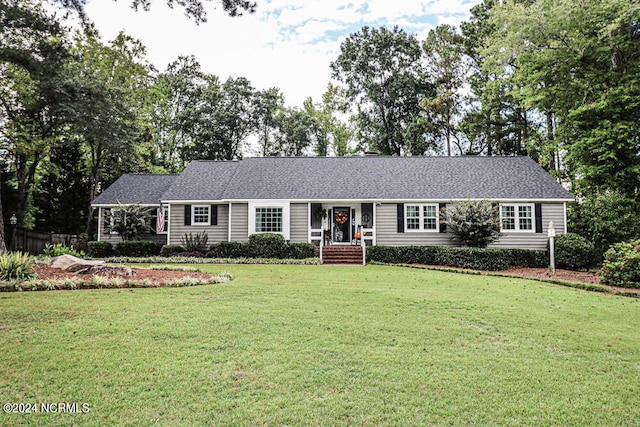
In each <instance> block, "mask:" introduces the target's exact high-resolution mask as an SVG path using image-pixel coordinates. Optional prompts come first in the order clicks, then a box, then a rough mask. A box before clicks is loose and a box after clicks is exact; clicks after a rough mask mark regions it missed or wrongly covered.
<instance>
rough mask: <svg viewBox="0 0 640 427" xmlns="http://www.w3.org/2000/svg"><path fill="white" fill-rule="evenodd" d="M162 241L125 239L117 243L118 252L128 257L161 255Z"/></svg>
mask: <svg viewBox="0 0 640 427" xmlns="http://www.w3.org/2000/svg"><path fill="white" fill-rule="evenodd" d="M161 250H162V243H160V242H152V241H149V240H125V241H122V242H118V243H117V244H116V254H117V255H119V256H126V257H147V256H155V255H160V251H161Z"/></svg>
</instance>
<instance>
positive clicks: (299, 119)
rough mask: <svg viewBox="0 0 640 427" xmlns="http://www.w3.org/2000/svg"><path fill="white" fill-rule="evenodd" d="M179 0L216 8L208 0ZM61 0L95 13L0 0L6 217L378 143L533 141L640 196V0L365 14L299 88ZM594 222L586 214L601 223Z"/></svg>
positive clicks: (70, 228) (188, 7)
mask: <svg viewBox="0 0 640 427" xmlns="http://www.w3.org/2000/svg"><path fill="white" fill-rule="evenodd" d="M120 1H127V2H129V3H130V4H131V5H132V6H133V7H136V8H140V9H149V8H150V7H153V6H154V4H153V3H154V2H153V0H120ZM157 1H159V0H156V2H157ZM164 1H165V2H166V4H168V5H169V6H177V7H178V8H180V9H182V10H183V11H184V12H185V13H186V14H187V15H188V16H190V17H192V18H193V19H194V20H195V21H196V22H197V23H202V22H204V21H205V19H206V15H205V5H206V2H207V0H164ZM210 1H212V2H213V3H215V4H216V5H218V6H220V7H222V9H223V10H224V11H225V12H226V13H227V14H229V15H231V16H237V15H241V14H243V13H251V12H253V11H254V10H255V8H256V2H251V1H245V0H210ZM49 2H50V3H56V4H58V5H60V6H62V7H63V8H65V9H66V10H68V11H70V12H76V11H77V13H78V14H79V15H80V16H81V17H82V19H83V20H84V22H85V24H86V25H85V26H84V28H83V31H81V32H80V33H78V34H75V33H71V32H70V30H69V29H68V28H66V26H65V25H64V18H61V17H56V16H55V15H53V14H51V13H49V12H47V9H45V8H44V7H43V6H42V4H41V3H40V2H37V1H35V0H5V1H3V2H0V146H1V148H2V150H0V164H1V165H2V170H1V172H2V173H1V175H0V178H1V183H0V184H1V185H0V187H1V189H2V197H1V199H0V202H1V203H0V232H2V230H3V222H4V221H6V220H7V218H8V217H10V216H11V215H12V214H13V213H15V214H16V216H17V217H18V221H19V225H20V226H21V227H27V228H36V229H40V230H46V231H51V230H55V231H62V232H72V233H78V232H82V231H89V232H90V233H91V232H92V231H91V230H94V229H95V228H94V227H95V218H94V216H93V214H92V212H91V210H90V208H89V203H90V201H91V200H92V198H94V197H95V195H96V194H98V193H99V192H100V191H102V190H103V189H104V188H106V187H107V186H108V185H110V184H111V183H112V182H113V181H114V180H115V179H117V178H118V177H119V176H120V175H121V174H122V173H125V172H154V173H155V172H174V173H175V172H180V171H181V170H182V169H183V168H184V167H185V166H186V164H187V163H188V162H189V161H191V160H193V159H203V158H206V159H236V158H241V157H243V156H246V155H259V156H276V155H288V156H301V155H321V156H325V155H329V156H341V155H350V154H361V153H363V152H365V151H368V150H375V151H378V152H379V153H381V154H386V155H438V154H443V153H444V154H447V155H528V156H531V157H532V158H533V159H535V160H536V161H538V162H539V163H540V164H541V165H542V166H543V167H545V168H546V169H547V170H548V171H549V172H551V173H552V174H553V175H554V176H555V177H556V178H557V179H558V180H561V181H562V182H563V183H565V184H566V185H567V186H569V187H570V188H571V191H572V192H573V193H574V194H576V195H578V196H580V197H581V199H583V200H585V201H586V203H587V205H586V206H591V205H589V204H588V203H591V202H593V201H594V200H595V201H597V200H602V196H603V195H605V196H607V195H610V194H615V195H617V196H619V199H620V200H625V201H629V204H631V205H632V206H631V207H632V208H633V209H636V208H638V207H640V188H639V184H638V183H639V182H640V0H591V1H582V2H577V1H575V0H537V1H529V0H505V1H497V0H484V1H482V2H481V3H480V4H478V5H476V6H475V7H473V8H472V10H471V16H470V18H469V19H468V20H467V21H466V22H463V23H462V25H461V26H460V29H457V28H455V27H452V26H448V25H441V26H438V27H436V28H434V29H432V30H431V31H429V32H428V33H427V35H426V37H424V39H420V38H419V37H418V36H417V35H415V34H411V33H407V32H406V31H405V30H403V29H401V28H399V27H394V28H391V29H389V28H386V27H380V28H371V27H363V28H362V29H360V30H359V31H357V32H355V33H353V34H351V35H349V36H348V37H346V38H345V39H344V40H343V41H342V43H341V46H340V51H339V53H338V54H337V55H336V58H335V59H334V60H333V61H332V62H331V63H330V64H327V65H328V67H329V68H330V71H331V74H332V77H333V78H334V81H332V82H329V84H328V85H327V90H326V92H325V93H324V94H323V96H322V98H321V99H315V100H314V99H311V98H308V99H306V101H305V102H304V103H303V105H299V106H290V105H287V104H286V102H285V98H284V94H283V93H282V92H281V90H280V89H279V88H278V87H270V88H256V87H254V85H253V84H252V82H251V81H249V80H248V79H247V78H246V77H243V76H228V77H227V76H225V78H224V79H221V78H220V77H219V76H216V75H214V74H211V73H209V72H207V71H206V70H203V69H202V68H201V66H200V64H199V62H198V59H197V58H195V57H193V56H180V57H178V58H176V60H175V61H174V62H172V63H171V64H169V65H168V66H167V67H166V68H165V69H164V70H160V71H158V70H155V69H154V67H153V66H152V65H151V64H149V62H148V60H147V59H146V48H145V46H144V45H143V43H142V42H140V41H139V40H135V39H133V38H132V37H130V36H128V35H127V34H124V33H122V34H120V35H118V36H117V37H116V38H115V39H114V40H111V41H107V42H105V41H102V40H101V39H100V37H99V36H98V35H97V34H96V33H95V31H94V29H93V28H92V26H91V25H90V22H89V19H88V17H87V16H86V14H85V13H84V9H85V6H86V3H87V2H86V0H49ZM625 203H626V202H625ZM582 211H584V212H587V210H582ZM576 212H581V211H580V210H576ZM585 215H586V214H585ZM601 216H602V215H601ZM603 217H604V216H603ZM587 222H588V218H576V219H575V221H574V224H576V226H577V227H581V225H580V224H582V227H583V228H585V232H584V233H583V234H585V233H587V234H588V233H589V232H590V231H589V230H587V228H588V227H587V226H586V225H584V224H586V223H587ZM630 233H632V234H633V233H636V231H630ZM619 238H622V237H619ZM0 250H2V245H1V244H0Z"/></svg>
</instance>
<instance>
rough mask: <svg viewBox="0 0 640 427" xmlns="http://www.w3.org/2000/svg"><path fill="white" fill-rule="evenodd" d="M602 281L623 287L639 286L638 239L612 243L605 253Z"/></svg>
mask: <svg viewBox="0 0 640 427" xmlns="http://www.w3.org/2000/svg"><path fill="white" fill-rule="evenodd" d="M600 276H601V278H602V283H604V284H606V285H611V286H620V287H623V288H640V240H633V241H631V242H622V243H616V244H614V245H613V246H612V247H611V248H610V249H609V250H608V251H607V252H606V253H605V254H604V263H603V265H602V270H601V271H600Z"/></svg>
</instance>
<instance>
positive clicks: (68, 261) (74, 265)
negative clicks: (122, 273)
mask: <svg viewBox="0 0 640 427" xmlns="http://www.w3.org/2000/svg"><path fill="white" fill-rule="evenodd" d="M96 265H105V262H104V261H89V260H86V259H82V258H78V257H75V256H73V255H60V256H58V257H55V258H53V259H52V260H51V264H50V267H52V268H59V269H61V270H65V271H71V272H76V271H80V270H83V269H85V268H88V267H93V266H96Z"/></svg>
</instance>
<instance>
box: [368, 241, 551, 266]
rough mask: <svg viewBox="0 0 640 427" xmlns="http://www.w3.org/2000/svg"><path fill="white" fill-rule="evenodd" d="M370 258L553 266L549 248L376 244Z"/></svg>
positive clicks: (446, 263)
mask: <svg viewBox="0 0 640 427" xmlns="http://www.w3.org/2000/svg"><path fill="white" fill-rule="evenodd" d="M367 260H368V261H377V262H382V263H388V264H426V265H442V266H447V267H456V268H469V269H472V270H488V271H499V270H507V269H509V268H510V267H534V268H544V267H547V266H548V265H549V260H548V256H547V252H546V251H536V250H527V249H486V248H468V247H464V248H457V247H443V246H372V247H370V248H367Z"/></svg>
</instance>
